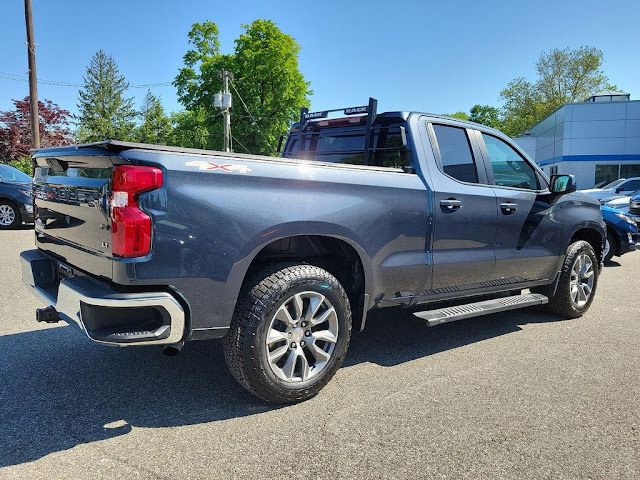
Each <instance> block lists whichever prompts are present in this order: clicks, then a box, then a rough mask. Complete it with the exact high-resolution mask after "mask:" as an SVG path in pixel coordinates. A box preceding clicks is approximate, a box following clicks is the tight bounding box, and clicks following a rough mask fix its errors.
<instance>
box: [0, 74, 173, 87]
mask: <svg viewBox="0 0 640 480" xmlns="http://www.w3.org/2000/svg"><path fill="white" fill-rule="evenodd" d="M0 79H1V80H11V81H14V82H28V81H29V77H28V76H27V75H18V74H15V73H9V72H0ZM38 83H41V84H43V85H53V86H56V87H74V88H78V87H84V84H83V83H74V82H63V81H60V80H45V79H42V78H40V79H38ZM171 85H173V84H172V83H171V82H156V83H142V84H139V85H129V88H155V87H169V86H171Z"/></svg>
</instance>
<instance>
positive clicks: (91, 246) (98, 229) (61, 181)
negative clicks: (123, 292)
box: [33, 155, 117, 278]
mask: <svg viewBox="0 0 640 480" xmlns="http://www.w3.org/2000/svg"><path fill="white" fill-rule="evenodd" d="M112 158H114V157H111V156H109V155H73V156H60V157H50V156H47V157H39V158H36V161H37V167H36V169H35V175H34V179H33V192H34V221H35V230H36V245H37V246H38V247H39V248H41V249H43V250H45V251H48V252H50V253H53V254H54V255H56V256H58V257H60V258H61V259H62V260H64V261H66V262H68V263H70V264H71V265H74V266H76V267H78V268H81V269H85V270H87V271H90V272H91V273H93V274H96V275H99V276H103V277H107V278H111V276H112V265H111V258H112V251H111V237H112V232H111V220H110V211H109V198H110V194H111V184H112V176H113V164H112ZM115 158H117V157H115Z"/></svg>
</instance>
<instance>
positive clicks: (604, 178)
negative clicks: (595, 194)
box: [596, 164, 620, 187]
mask: <svg viewBox="0 0 640 480" xmlns="http://www.w3.org/2000/svg"><path fill="white" fill-rule="evenodd" d="M618 167H619V165H611V164H607V165H596V187H598V185H600V186H602V185H606V184H607V183H609V182H613V181H614V180H617V179H618V178H620V177H619V176H618Z"/></svg>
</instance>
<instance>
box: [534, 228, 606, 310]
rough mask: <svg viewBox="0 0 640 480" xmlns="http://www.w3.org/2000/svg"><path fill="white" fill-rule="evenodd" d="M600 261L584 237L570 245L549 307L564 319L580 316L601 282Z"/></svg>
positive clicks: (588, 305)
mask: <svg viewBox="0 0 640 480" xmlns="http://www.w3.org/2000/svg"><path fill="white" fill-rule="evenodd" d="M598 268H599V266H598V260H597V257H596V253H595V252H594V250H593V247H592V246H591V245H590V244H589V243H588V242H585V241H583V240H580V241H577V242H575V243H572V244H571V245H569V248H568V249H567V256H566V258H565V260H564V264H563V265H562V271H561V272H560V280H559V282H558V288H557V289H556V292H555V294H554V295H553V296H552V297H550V298H549V304H548V305H547V310H548V311H550V312H551V313H554V314H557V315H560V316H562V317H565V318H578V317H581V316H582V315H583V314H584V313H585V312H586V311H587V310H588V309H589V307H590V306H591V302H592V301H593V297H594V295H595V293H596V287H597V285H598Z"/></svg>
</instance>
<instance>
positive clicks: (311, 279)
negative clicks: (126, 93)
mask: <svg viewBox="0 0 640 480" xmlns="http://www.w3.org/2000/svg"><path fill="white" fill-rule="evenodd" d="M329 113H330V112H316V113H308V112H306V111H305V112H303V113H302V115H301V121H300V122H299V123H297V124H295V125H294V126H293V127H292V128H291V132H290V134H289V135H288V137H287V139H286V142H285V143H284V145H283V146H282V147H283V148H282V158H270V157H261V156H252V155H240V154H234V153H221V152H214V151H203V150H190V149H183V148H174V147H165V146H153V145H142V144H133V143H124V142H118V141H105V142H100V143H94V144H87V145H75V146H69V147H60V148H50V149H42V150H39V151H38V152H37V153H36V154H35V155H34V161H35V162H36V168H35V176H34V182H33V188H34V207H35V211H34V214H35V242H36V247H37V248H36V249H35V250H30V251H25V252H23V253H22V258H21V261H22V273H23V281H24V283H25V284H26V285H27V286H28V287H30V288H31V289H32V290H33V291H34V292H35V293H36V294H37V295H38V296H39V297H41V298H43V299H44V301H45V302H46V304H47V305H48V306H46V307H44V306H43V308H41V309H39V310H38V311H37V312H36V317H37V320H39V321H44V322H57V321H59V320H64V321H66V322H68V323H70V324H72V325H76V326H78V327H79V328H80V329H81V330H82V331H83V332H84V333H85V334H86V335H87V336H88V337H89V338H91V339H92V340H94V341H96V342H100V343H104V344H110V345H121V346H128V345H161V346H163V347H164V352H165V353H167V354H176V353H178V352H179V351H180V349H181V348H182V347H183V345H184V343H185V342H186V341H189V340H201V339H211V338H222V337H223V347H224V353H225V358H226V361H227V364H228V366H229V368H230V370H231V372H232V374H233V376H234V377H235V378H236V379H237V380H238V382H239V383H240V384H242V385H243V386H244V387H245V388H247V389H248V390H249V391H250V392H252V393H253V394H255V395H257V396H258V397H260V398H262V399H265V400H267V401H271V402H281V403H284V402H296V401H301V400H305V399H308V398H310V397H312V396H314V395H315V394H316V393H317V392H318V391H319V390H320V389H321V388H322V387H323V386H324V385H325V384H326V383H327V382H328V381H329V380H330V379H331V377H332V376H333V375H334V373H335V372H336V370H337V369H338V368H339V366H340V364H341V362H342V361H343V359H344V357H345V355H346V353H347V347H348V345H349V339H350V336H351V332H352V330H356V331H357V330H362V329H363V328H364V327H365V321H366V318H367V312H369V311H370V310H372V309H378V308H387V307H412V309H413V311H414V312H415V313H414V314H415V315H416V316H417V317H419V318H421V319H423V320H424V321H425V323H427V324H428V325H437V324H440V323H444V322H450V321H454V320H459V319H463V318H469V317H473V316H479V315H485V314H489V313H492V312H499V311H504V310H510V309H515V308H521V307H526V306H531V305H540V304H547V308H549V309H550V310H551V311H552V312H555V313H557V314H558V315H561V316H563V317H579V316H580V315H582V314H583V313H584V312H585V311H586V310H587V309H588V308H589V306H590V304H591V302H592V300H593V297H594V294H595V290H596V285H597V279H598V274H599V271H600V268H601V262H602V251H603V239H604V237H605V226H604V224H603V221H602V217H601V214H600V205H599V204H598V202H597V201H596V200H593V199H591V198H589V197H587V196H585V195H582V194H579V193H576V192H575V186H574V184H573V180H572V177H570V176H555V177H553V178H552V179H551V181H549V180H548V179H547V178H546V177H545V175H544V174H543V172H542V171H541V170H540V169H539V168H538V167H537V166H536V165H535V164H534V163H533V162H531V161H530V160H529V159H528V158H527V157H526V155H525V154H524V153H523V152H522V150H521V149H520V148H518V146H517V145H515V144H514V143H513V142H512V141H511V140H510V139H509V138H508V137H506V136H504V135H503V134H501V133H500V132H498V131H496V130H493V129H490V128H487V127H484V126H481V125H477V124H475V123H470V122H465V121H460V120H456V119H452V118H447V117H442V116H437V115H430V114H423V113H407V112H391V113H380V114H377V113H376V112H375V101H373V100H371V101H370V102H369V105H367V106H363V107H358V108H351V109H345V111H344V114H345V115H344V116H343V117H342V118H328V117H329V115H328V114H329ZM354 114H355V115H354ZM418 306H421V308H420V307H418Z"/></svg>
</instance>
